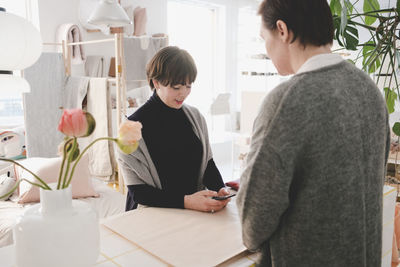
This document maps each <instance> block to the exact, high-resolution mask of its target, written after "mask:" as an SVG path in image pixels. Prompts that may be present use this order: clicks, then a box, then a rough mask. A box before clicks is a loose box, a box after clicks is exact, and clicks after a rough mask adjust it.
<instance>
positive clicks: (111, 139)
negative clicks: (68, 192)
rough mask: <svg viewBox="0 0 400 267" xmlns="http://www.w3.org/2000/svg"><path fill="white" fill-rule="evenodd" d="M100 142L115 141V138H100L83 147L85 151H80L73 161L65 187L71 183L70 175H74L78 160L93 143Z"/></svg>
mask: <svg viewBox="0 0 400 267" xmlns="http://www.w3.org/2000/svg"><path fill="white" fill-rule="evenodd" d="M100 140H109V141H117V138H112V137H100V138H97V139H96V140H94V141H93V142H91V143H90V144H89V145H88V146H87V147H85V149H84V150H83V151H82V153H80V155H79V156H78V158H77V159H76V160H75V163H74V166H72V170H71V173H70V175H69V179H68V181H67V184H66V187H68V186H69V184H70V183H71V180H72V175H73V174H74V171H75V167H76V165H77V164H78V162H79V160H80V159H81V158H82V156H83V154H85V152H86V151H87V150H88V149H89V148H90V147H91V146H92V145H94V143H96V142H97V141H100Z"/></svg>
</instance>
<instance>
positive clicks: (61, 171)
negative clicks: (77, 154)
mask: <svg viewBox="0 0 400 267" xmlns="http://www.w3.org/2000/svg"><path fill="white" fill-rule="evenodd" d="M72 140H73V139H72V138H70V139H68V140H67V141H66V142H65V144H64V147H63V159H62V162H61V166H60V173H59V174H58V183H57V189H60V186H61V178H62V174H63V170H64V164H65V159H66V157H67V147H68V145H69V144H70V143H71V141H72Z"/></svg>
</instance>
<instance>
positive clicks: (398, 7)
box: [396, 0, 400, 14]
mask: <svg viewBox="0 0 400 267" xmlns="http://www.w3.org/2000/svg"><path fill="white" fill-rule="evenodd" d="M396 10H397V13H398V14H400V0H397V4H396Z"/></svg>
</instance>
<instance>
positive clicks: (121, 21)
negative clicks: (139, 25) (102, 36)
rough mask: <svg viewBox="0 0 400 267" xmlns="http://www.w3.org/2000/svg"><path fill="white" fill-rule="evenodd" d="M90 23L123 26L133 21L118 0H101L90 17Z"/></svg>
mask: <svg viewBox="0 0 400 267" xmlns="http://www.w3.org/2000/svg"><path fill="white" fill-rule="evenodd" d="M88 23H90V24H95V25H106V26H108V27H122V26H125V25H128V24H132V21H131V20H130V19H129V17H128V15H127V14H126V12H125V11H124V9H123V8H122V7H121V5H119V4H118V3H117V1H116V0H100V2H99V4H98V5H97V7H96V9H95V10H94V11H93V13H92V15H91V16H90V17H89V19H88Z"/></svg>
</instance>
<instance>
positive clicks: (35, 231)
mask: <svg viewBox="0 0 400 267" xmlns="http://www.w3.org/2000/svg"><path fill="white" fill-rule="evenodd" d="M50 187H51V188H55V187H56V184H51V185H50ZM14 242H15V249H16V253H15V255H16V263H17V266H18V267H26V266H29V267H36V266H37V267H55V266H57V267H64V266H65V267H72V266H74V267H80V266H82V267H83V266H91V265H93V264H95V263H96V261H97V258H98V256H99V252H100V248H99V245H100V244H99V222H98V218H97V214H96V212H95V211H94V210H93V209H92V207H91V206H90V205H89V204H87V203H85V202H83V201H79V200H73V201H72V194H71V186H70V187H68V188H66V189H62V190H43V189H40V204H36V205H34V206H32V207H30V208H28V209H27V210H26V211H25V212H24V214H23V215H21V216H20V217H19V218H18V219H17V223H16V226H15V228H14Z"/></svg>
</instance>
